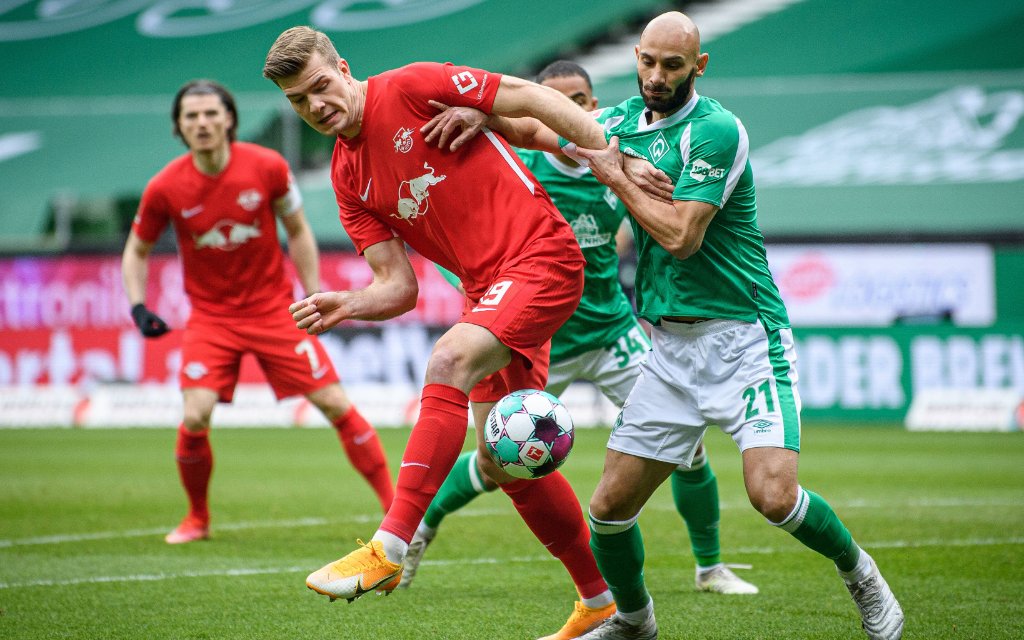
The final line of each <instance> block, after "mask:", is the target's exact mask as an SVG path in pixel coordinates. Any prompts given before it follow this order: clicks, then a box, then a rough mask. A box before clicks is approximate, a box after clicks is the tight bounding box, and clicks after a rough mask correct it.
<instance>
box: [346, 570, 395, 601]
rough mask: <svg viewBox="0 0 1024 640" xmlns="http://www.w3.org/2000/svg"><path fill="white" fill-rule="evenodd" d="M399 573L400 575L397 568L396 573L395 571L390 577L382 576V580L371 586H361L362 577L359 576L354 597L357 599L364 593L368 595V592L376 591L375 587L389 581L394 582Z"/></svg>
mask: <svg viewBox="0 0 1024 640" xmlns="http://www.w3.org/2000/svg"><path fill="white" fill-rule="evenodd" d="M399 573H401V568H399V570H398V571H396V572H394V573H392V574H390V575H386V576H384V577H383V578H381V579H380V580H378V581H376V582H374V583H373V584H371V585H366V586H363V576H359V581H358V582H357V583H356V593H355V595H356V597H357V598H358V597H359V596H361V595H363V594H364V593H369V592H371V591H373V590H374V589H376V588H377V587H380V586H382V585H383V584H384V583H386V582H388V581H389V580H394V579H395V576H397V575H398V574H399Z"/></svg>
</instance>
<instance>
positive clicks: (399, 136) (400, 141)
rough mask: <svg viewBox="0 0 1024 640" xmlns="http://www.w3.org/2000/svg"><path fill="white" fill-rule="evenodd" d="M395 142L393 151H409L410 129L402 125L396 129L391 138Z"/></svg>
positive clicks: (410, 146) (410, 144) (410, 141)
mask: <svg viewBox="0 0 1024 640" xmlns="http://www.w3.org/2000/svg"><path fill="white" fill-rule="evenodd" d="M393 140H394V142H395V151H396V152H399V153H409V151H411V150H412V142H413V140H412V129H406V128H405V127H402V128H401V129H399V130H398V133H396V134H395V137H394V138H393Z"/></svg>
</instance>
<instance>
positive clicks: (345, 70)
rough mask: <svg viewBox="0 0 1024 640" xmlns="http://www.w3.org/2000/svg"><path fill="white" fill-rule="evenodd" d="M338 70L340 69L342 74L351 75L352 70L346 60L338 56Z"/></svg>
mask: <svg viewBox="0 0 1024 640" xmlns="http://www.w3.org/2000/svg"><path fill="white" fill-rule="evenodd" d="M338 71H340V72H341V75H343V76H350V75H352V70H351V69H350V68H349V66H348V60H346V59H345V58H338Z"/></svg>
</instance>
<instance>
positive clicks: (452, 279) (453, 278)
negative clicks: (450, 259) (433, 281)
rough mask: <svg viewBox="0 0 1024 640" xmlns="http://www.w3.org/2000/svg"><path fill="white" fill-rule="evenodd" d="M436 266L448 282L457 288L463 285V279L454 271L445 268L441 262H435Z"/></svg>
mask: <svg viewBox="0 0 1024 640" xmlns="http://www.w3.org/2000/svg"><path fill="white" fill-rule="evenodd" d="M434 267H436V268H437V272H438V273H440V274H441V277H442V278H444V279H445V280H447V281H448V284H450V285H452V286H453V287H455V288H456V289H458V288H459V287H461V286H462V281H461V280H459V276H457V275H455V274H454V273H452V272H451V271H449V270H447V269H445V268H444V267H442V266H441V265H439V264H435V265H434Z"/></svg>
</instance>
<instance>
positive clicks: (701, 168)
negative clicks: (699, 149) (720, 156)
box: [690, 158, 725, 182]
mask: <svg viewBox="0 0 1024 640" xmlns="http://www.w3.org/2000/svg"><path fill="white" fill-rule="evenodd" d="M724 175H725V169H720V168H718V167H712V166H711V165H710V164H708V163H707V162H705V161H704V160H701V159H700V158H697V159H696V160H694V161H693V166H691V167H690V177H691V178H693V179H694V180H696V181H697V182H704V179H705V178H712V179H714V180H717V179H718V178H721V177H722V176H724Z"/></svg>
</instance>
